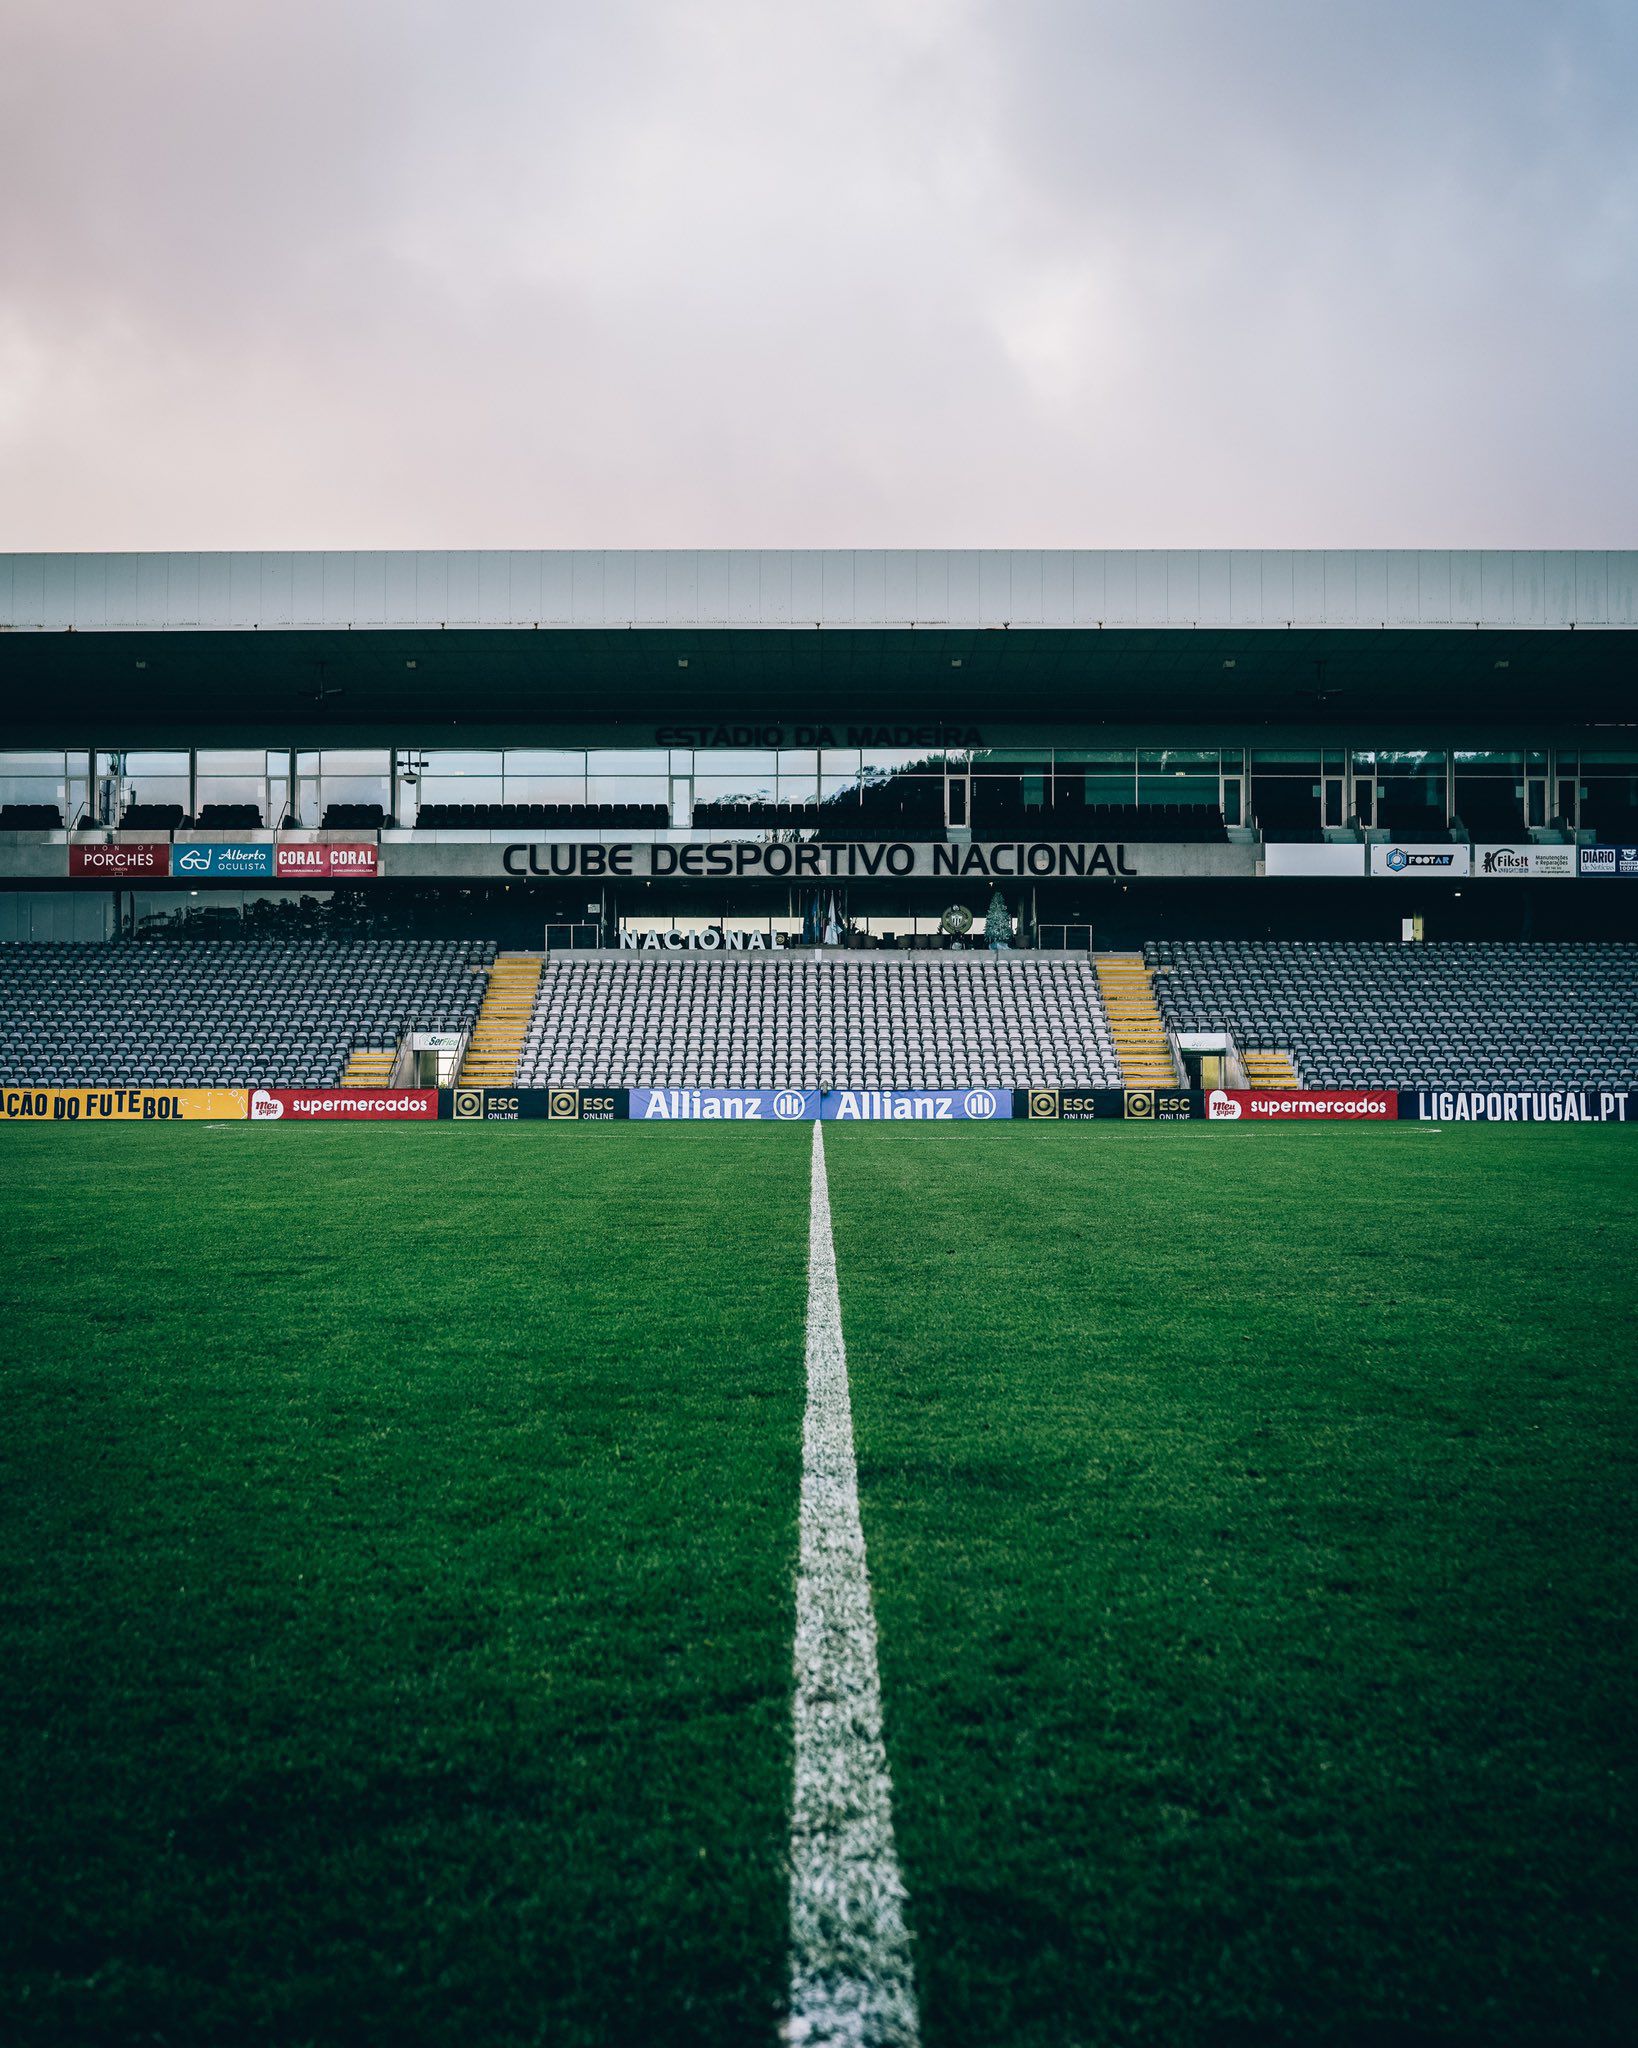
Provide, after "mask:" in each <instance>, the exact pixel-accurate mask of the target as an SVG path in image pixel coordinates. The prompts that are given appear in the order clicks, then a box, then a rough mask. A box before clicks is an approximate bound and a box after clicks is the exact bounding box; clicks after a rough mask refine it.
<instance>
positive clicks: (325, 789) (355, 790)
mask: <svg viewBox="0 0 1638 2048" xmlns="http://www.w3.org/2000/svg"><path fill="white" fill-rule="evenodd" d="M320 788H321V792H322V794H323V798H324V807H325V809H326V810H328V809H329V807H330V805H331V804H381V805H382V806H385V804H386V801H387V794H388V783H387V778H386V776H384V775H332V774H330V773H329V771H328V770H326V772H325V774H324V776H323V778H322V781H321V784H320ZM471 801H472V799H471V798H470V797H469V798H467V802H469V803H470V802H471Z"/></svg>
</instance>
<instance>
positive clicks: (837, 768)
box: [819, 747, 859, 782]
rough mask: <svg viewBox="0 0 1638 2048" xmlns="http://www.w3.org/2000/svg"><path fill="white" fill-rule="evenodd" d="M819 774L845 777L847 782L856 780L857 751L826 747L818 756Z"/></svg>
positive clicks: (849, 748)
mask: <svg viewBox="0 0 1638 2048" xmlns="http://www.w3.org/2000/svg"><path fill="white" fill-rule="evenodd" d="M819 772H820V774H821V775H829V776H832V777H836V776H843V775H845V776H846V777H847V779H848V781H849V782H855V781H857V780H858V775H859V750H858V748H857V747H826V748H825V750H824V752H823V753H821V754H820V756H819Z"/></svg>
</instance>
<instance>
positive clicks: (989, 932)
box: [984, 889, 1012, 951]
mask: <svg viewBox="0 0 1638 2048" xmlns="http://www.w3.org/2000/svg"><path fill="white" fill-rule="evenodd" d="M984 936H985V938H986V939H988V940H989V942H990V947H991V950H992V951H994V950H995V949H997V948H999V947H1002V946H1010V945H1011V944H1012V917H1011V915H1010V913H1009V912H1008V910H1007V902H1006V898H1005V897H1004V896H1003V895H1002V894H1001V891H1000V890H999V889H997V890H996V891H995V893H994V894H993V895H992V896H991V897H990V908H989V913H988V915H987V916H986V917H985V919H984Z"/></svg>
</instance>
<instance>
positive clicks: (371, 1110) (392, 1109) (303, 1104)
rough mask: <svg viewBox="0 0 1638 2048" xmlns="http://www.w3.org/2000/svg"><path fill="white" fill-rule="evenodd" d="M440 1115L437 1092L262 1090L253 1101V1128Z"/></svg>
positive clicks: (255, 1094) (412, 1090) (407, 1090)
mask: <svg viewBox="0 0 1638 2048" xmlns="http://www.w3.org/2000/svg"><path fill="white" fill-rule="evenodd" d="M437 1114H438V1091H437V1089H436V1088H321V1089H308V1088H258V1089H256V1090H255V1091H254V1092H253V1093H252V1095H251V1098H250V1121H251V1122H252V1123H253V1124H262V1123H276V1122H277V1121H278V1120H279V1119H280V1118H281V1117H291V1118H294V1119H295V1120H296V1121H297V1122H298V1123H313V1122H324V1123H357V1122H359V1121H360V1120H364V1121H367V1122H371V1123H381V1122H384V1121H386V1120H387V1119H389V1118H390V1119H399V1118H404V1117H435V1116H436V1115H437Z"/></svg>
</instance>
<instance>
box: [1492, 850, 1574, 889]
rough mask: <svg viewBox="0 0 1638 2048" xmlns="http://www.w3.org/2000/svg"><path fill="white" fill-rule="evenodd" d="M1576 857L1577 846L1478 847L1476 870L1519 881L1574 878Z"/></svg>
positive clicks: (1569, 879) (1571, 879) (1570, 879)
mask: <svg viewBox="0 0 1638 2048" xmlns="http://www.w3.org/2000/svg"><path fill="white" fill-rule="evenodd" d="M1575 856H1576V848H1575V847H1573V846H1534V845H1529V846H1475V847H1474V849H1473V872H1474V874H1475V875H1478V876H1497V877H1502V878H1507V877H1511V878H1513V879H1516V880H1531V881H1535V880H1554V881H1566V880H1568V881H1573V880H1574V879H1575V876H1576V872H1577V868H1576V858H1575Z"/></svg>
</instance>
